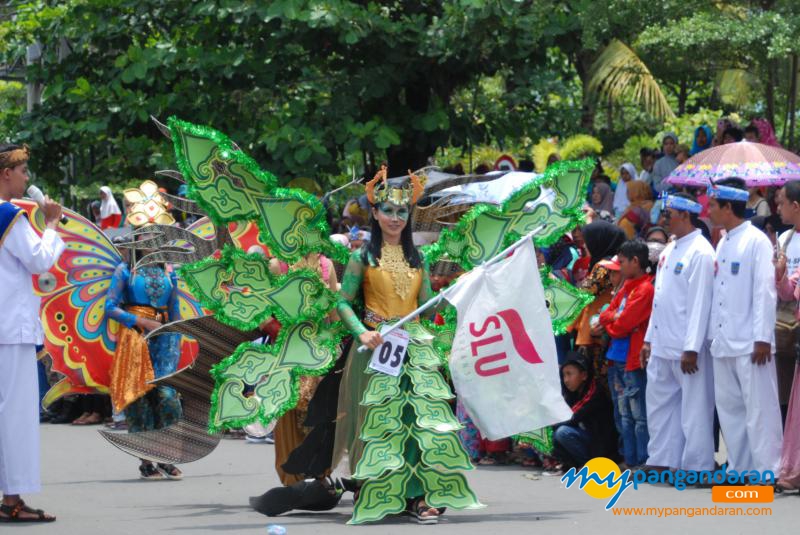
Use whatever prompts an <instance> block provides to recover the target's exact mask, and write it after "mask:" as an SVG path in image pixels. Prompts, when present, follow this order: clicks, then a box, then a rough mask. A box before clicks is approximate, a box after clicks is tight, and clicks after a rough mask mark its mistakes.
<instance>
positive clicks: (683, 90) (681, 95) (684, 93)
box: [678, 78, 689, 116]
mask: <svg viewBox="0 0 800 535" xmlns="http://www.w3.org/2000/svg"><path fill="white" fill-rule="evenodd" d="M688 96H689V81H688V80H687V79H686V78H681V87H680V90H679V91H678V115H679V116H680V115H683V114H685V113H686V99H687V98H688Z"/></svg>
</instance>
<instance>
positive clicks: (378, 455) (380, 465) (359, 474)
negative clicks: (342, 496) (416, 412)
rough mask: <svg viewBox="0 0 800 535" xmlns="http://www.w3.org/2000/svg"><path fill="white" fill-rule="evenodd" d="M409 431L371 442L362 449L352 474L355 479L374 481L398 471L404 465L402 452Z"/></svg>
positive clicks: (401, 431) (405, 428) (403, 428)
mask: <svg viewBox="0 0 800 535" xmlns="http://www.w3.org/2000/svg"><path fill="white" fill-rule="evenodd" d="M408 434H409V430H408V428H407V427H402V429H401V430H400V431H399V432H397V433H395V434H393V435H389V436H387V437H385V438H382V439H379V440H372V441H370V442H368V443H367V445H366V446H365V447H364V452H363V453H362V454H361V459H360V460H359V461H358V464H357V465H356V471H355V473H354V474H353V478H355V479H374V478H376V477H380V476H381V475H383V473H384V472H387V471H392V470H399V469H400V468H402V467H403V465H404V464H405V459H403V452H404V451H405V447H406V440H407V439H408Z"/></svg>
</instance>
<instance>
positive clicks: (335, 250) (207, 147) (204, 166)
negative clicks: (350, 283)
mask: <svg viewBox="0 0 800 535" xmlns="http://www.w3.org/2000/svg"><path fill="white" fill-rule="evenodd" d="M167 124H168V127H169V129H170V132H171V133H172V141H173V146H174V148H175V155H176V157H177V160H178V167H179V169H180V171H181V173H182V174H183V176H184V178H185V179H186V183H187V184H188V185H189V194H188V195H189V197H190V198H191V199H192V200H194V201H196V202H197V203H198V204H199V205H200V206H201V207H202V208H203V209H204V210H205V211H206V213H208V216H209V218H211V220H212V221H213V222H214V224H215V225H216V226H217V227H218V228H221V227H223V226H224V225H225V224H226V223H230V222H234V221H256V223H257V224H258V228H259V230H260V233H259V237H260V238H261V239H262V240H263V242H264V243H265V244H266V245H267V246H268V247H269V248H270V251H271V253H272V254H273V255H275V256H277V257H278V258H280V259H281V260H283V261H285V262H287V263H289V264H293V263H295V262H297V261H298V260H300V259H301V258H302V257H303V256H305V255H306V254H308V253H310V252H319V253H323V254H325V255H327V256H328V257H330V258H332V259H334V260H336V261H338V262H341V263H346V262H347V257H348V254H349V253H348V250H347V248H345V247H343V246H341V245H339V244H336V243H334V242H332V241H330V239H329V238H328V236H329V235H330V233H331V232H330V228H329V226H328V224H327V221H326V219H325V215H326V211H325V207H324V206H323V204H322V203H321V202H320V201H319V200H318V199H317V198H316V197H314V196H313V195H310V194H308V193H306V192H304V191H302V190H298V189H285V188H279V187H277V181H276V179H275V177H274V176H272V175H271V174H269V173H267V172H265V171H262V170H261V169H260V168H259V166H258V164H257V163H256V162H255V161H254V160H253V159H252V158H250V157H249V156H247V155H246V154H244V153H243V152H242V151H241V150H239V149H238V148H237V147H236V146H235V145H234V144H233V143H232V142H231V140H230V139H228V137H227V136H225V135H224V134H222V133H221V132H218V131H217V130H214V129H213V128H208V127H204V126H198V125H194V124H191V123H187V122H185V121H181V120H179V119H176V118H175V117H170V119H169V120H168V121H167Z"/></svg>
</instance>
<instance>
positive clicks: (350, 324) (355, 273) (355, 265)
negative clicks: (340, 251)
mask: <svg viewBox="0 0 800 535" xmlns="http://www.w3.org/2000/svg"><path fill="white" fill-rule="evenodd" d="M363 281H364V264H363V263H362V262H361V252H360V251H353V252H352V253H351V254H350V261H349V262H348V263H347V268H346V269H345V272H344V276H343V277H342V289H341V290H339V301H338V303H337V304H336V311H337V312H338V313H339V319H341V320H342V323H344V324H345V326H346V327H347V329H348V330H349V331H350V332H351V333H352V334H353V336H356V337H358V335H360V334H361V333H363V332H366V331H367V330H368V329H367V328H366V327H365V326H364V324H363V323H361V320H359V319H358V316H357V315H356V313H355V311H354V310H353V307H352V302H353V300H355V298H356V297H358V293H359V292H360V291H361V283H362V282H363Z"/></svg>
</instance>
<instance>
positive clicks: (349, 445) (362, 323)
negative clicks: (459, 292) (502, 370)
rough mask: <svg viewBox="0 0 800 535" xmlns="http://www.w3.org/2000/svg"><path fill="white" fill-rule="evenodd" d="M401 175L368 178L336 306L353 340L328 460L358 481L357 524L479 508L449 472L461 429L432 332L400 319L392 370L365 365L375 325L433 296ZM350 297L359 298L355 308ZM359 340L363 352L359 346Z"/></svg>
mask: <svg viewBox="0 0 800 535" xmlns="http://www.w3.org/2000/svg"><path fill="white" fill-rule="evenodd" d="M410 179H411V180H410V181H411V185H410V186H409V187H405V188H395V187H391V186H389V184H388V182H387V180H386V169H385V167H384V168H382V169H381V171H380V172H379V173H378V175H376V177H375V179H373V180H372V181H371V182H369V183H368V184H367V197H368V199H369V201H370V204H371V205H372V217H373V224H372V237H371V240H370V242H368V243H367V244H365V245H364V247H362V248H361V249H360V250H358V251H355V252H354V253H353V254H352V255H351V257H350V261H349V263H348V265H347V270H346V272H345V274H344V278H343V281H342V289H341V300H340V302H339V304H338V307H337V310H338V312H339V316H340V318H341V320H342V321H343V322H344V323H345V325H346V326H347V327H348V329H349V330H350V331H351V332H352V334H353V337H354V343H353V344H352V350H351V352H350V354H349V356H348V358H347V363H346V365H345V369H344V375H343V377H342V382H341V387H340V390H339V404H338V411H339V414H338V417H337V422H336V439H335V444H334V450H333V464H332V466H333V467H336V466H337V465H338V464H339V462H340V461H341V460H342V459H343V458H344V456H345V455H347V456H348V458H349V464H350V471H351V472H352V474H353V477H354V479H355V480H357V481H358V484H359V491H358V492H357V494H356V503H355V509H354V512H353V519H352V521H351V522H352V523H356V524H358V523H362V522H368V521H375V520H379V519H381V518H383V517H385V516H386V515H388V514H392V513H400V512H403V511H406V512H408V513H409V514H411V515H412V516H413V517H414V518H415V519H416V520H417V521H418V522H420V523H436V522H437V521H438V518H439V516H440V514H441V513H442V512H443V508H444V507H446V506H447V507H456V508H470V507H477V506H480V504H479V503H478V501H477V498H476V497H475V495H474V494H473V493H472V491H471V490H470V489H469V486H468V485H467V482H466V479H465V478H464V476H463V475H462V474H460V473H458V472H457V470H467V469H471V468H472V465H471V464H470V462H469V458H468V456H467V454H466V452H465V451H464V449H463V447H462V446H461V444H460V442H459V440H458V438H457V437H456V434H455V431H456V430H458V429H459V428H460V426H459V424H458V422H457V421H456V419H455V418H454V416H453V414H452V411H451V410H450V407H449V405H448V403H447V400H448V399H451V398H452V397H453V396H452V393H451V392H450V389H449V387H448V386H447V384H446V383H445V381H444V380H443V378H442V376H441V374H440V372H439V371H438V368H439V366H440V365H441V358H440V356H439V355H438V354H437V352H436V350H435V349H434V347H433V335H432V334H431V333H430V332H429V331H427V330H426V329H425V328H424V327H423V326H422V325H421V324H420V322H419V321H418V320H415V321H412V322H409V323H407V324H405V325H404V326H403V328H404V329H405V330H406V331H408V333H409V335H410V337H411V341H410V344H409V347H408V351H407V354H406V357H405V360H404V362H403V365H402V369H401V371H400V374H399V376H397V377H394V376H391V375H387V374H383V373H380V372H376V371H374V370H372V369H370V368H369V363H370V359H371V356H372V350H374V349H375V348H377V347H379V346H381V345H382V344H383V343H384V340H383V338H382V337H381V334H380V333H379V332H378V329H379V328H380V326H381V325H382V324H391V323H393V322H394V321H395V320H397V319H399V318H401V317H403V316H406V315H407V314H409V313H410V312H412V311H414V310H415V309H416V308H417V307H418V306H419V305H420V304H422V303H424V302H425V301H427V300H428V299H430V298H431V297H432V291H431V288H430V281H429V275H428V271H427V269H426V267H425V265H424V264H423V260H422V258H421V256H420V254H419V252H418V251H417V249H416V247H414V244H413V241H412V228H411V220H410V219H411V210H412V209H413V207H414V204H415V203H416V201H417V199H418V197H419V195H420V194H421V192H422V189H423V187H422V184H421V183H420V182H419V179H418V178H417V177H416V176H414V175H413V174H411V176H410ZM379 180H381V181H382V183H381V184H380V185H379V187H377V188H376V182H378V181H379ZM355 303H361V304H363V313H362V314H360V315H359V314H356V312H355V311H354V310H353V307H354V304H355ZM359 345H364V346H366V347H367V348H369V351H364V352H359V351H358V349H357V348H358V346H359Z"/></svg>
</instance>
